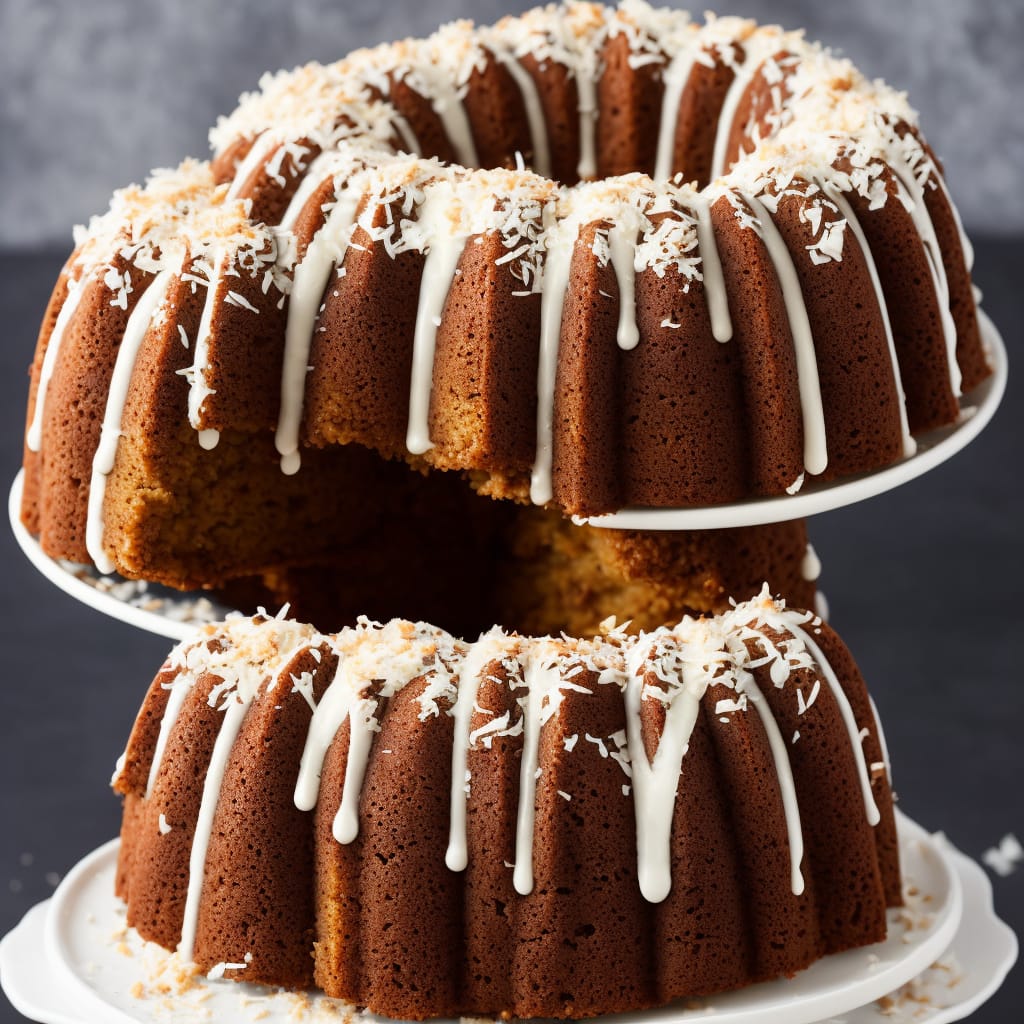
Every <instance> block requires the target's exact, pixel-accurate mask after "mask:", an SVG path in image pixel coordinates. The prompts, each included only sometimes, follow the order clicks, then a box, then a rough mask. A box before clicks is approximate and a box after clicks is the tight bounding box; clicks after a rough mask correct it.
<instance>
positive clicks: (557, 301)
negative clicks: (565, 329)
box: [530, 210, 576, 505]
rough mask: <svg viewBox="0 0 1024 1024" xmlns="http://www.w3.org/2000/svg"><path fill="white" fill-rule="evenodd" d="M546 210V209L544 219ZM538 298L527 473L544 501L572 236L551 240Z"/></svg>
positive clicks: (534, 493)
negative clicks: (533, 428) (533, 427)
mask: <svg viewBox="0 0 1024 1024" xmlns="http://www.w3.org/2000/svg"><path fill="white" fill-rule="evenodd" d="M547 217H548V211H547V210H545V219H547ZM551 241H552V243H554V244H552V245H550V246H549V248H548V250H547V261H546V263H545V266H544V290H543V292H542V293H541V298H540V353H539V357H538V360H537V453H536V456H535V457H534V461H533V469H532V471H531V473H530V500H531V501H532V502H533V503H534V504H535V505H546V504H547V503H548V502H549V501H551V499H552V497H553V496H554V490H553V488H552V455H553V434H554V418H555V372H556V369H557V367H558V346H559V342H560V341H561V336H562V311H563V309H564V306H565V295H566V292H567V291H568V290H569V269H570V266H571V264H572V253H573V248H574V246H575V243H576V239H575V237H572V238H570V239H569V240H568V241H566V239H565V238H564V237H559V238H558V239H557V240H556V239H554V238H553V239H552V240H551Z"/></svg>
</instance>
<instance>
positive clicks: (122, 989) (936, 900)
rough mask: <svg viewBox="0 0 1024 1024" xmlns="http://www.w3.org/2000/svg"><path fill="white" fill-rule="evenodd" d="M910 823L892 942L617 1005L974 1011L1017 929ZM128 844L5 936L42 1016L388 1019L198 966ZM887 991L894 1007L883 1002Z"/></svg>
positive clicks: (6, 960)
mask: <svg viewBox="0 0 1024 1024" xmlns="http://www.w3.org/2000/svg"><path fill="white" fill-rule="evenodd" d="M899 832H900V845H901V851H902V857H903V866H904V876H905V878H906V879H908V880H909V881H910V883H911V884H912V885H913V886H914V887H915V889H916V893H917V894H916V895H915V896H914V897H913V898H912V900H911V901H910V903H909V904H908V908H907V909H906V910H904V911H890V924H889V938H887V939H886V941H885V942H882V943H878V944H877V945H875V946H871V947H867V948H865V949H860V950H852V951H850V952H847V953H842V954H839V955H836V956H832V957H827V958H825V959H824V960H821V961H819V962H818V963H816V964H814V965H813V966H812V967H811V968H809V969H808V970H806V971H804V972H802V973H801V974H799V975H797V977H796V978H793V979H791V980H781V981H775V982H768V983H766V984H763V985H757V986H753V987H751V988H749V989H745V990H743V991H741V992H733V993H727V994H724V995H721V996H715V997H713V998H710V999H705V1000H700V1001H698V1002H691V1003H686V1004H684V1003H677V1004H675V1005H672V1006H668V1007H664V1008H661V1009H658V1010H654V1011H649V1012H644V1013H630V1014H619V1015H616V1016H614V1017H606V1018H603V1019H604V1020H605V1021H606V1022H608V1024H612V1022H614V1024H692V1022H695V1021H699V1020H703V1019H705V1018H713V1021H714V1024H754V1022H755V1021H756V1022H757V1024H812V1022H817V1021H824V1020H826V1019H828V1018H831V1017H834V1016H835V1015H836V1014H842V1016H843V1019H844V1021H845V1022H846V1024H884V1022H885V1021H889V1022H890V1024H891V1022H892V1020H893V1019H894V1016H895V1019H896V1020H897V1021H898V1020H900V1019H901V1017H900V1016H899V1010H900V1008H905V1009H906V1010H907V1017H906V1018H905V1019H908V1020H909V1019H911V1018H912V1019H913V1020H914V1021H927V1022H929V1024H945V1022H947V1021H955V1020H960V1019H962V1018H963V1017H965V1016H967V1015H968V1014H969V1013H971V1012H972V1011H973V1010H974V1009H976V1008H977V1007H978V1006H980V1005H981V1003H983V1002H984V1001H985V1000H986V999H987V998H988V997H989V996H991V995H992V993H993V992H995V991H996V989H997V988H998V987H999V985H1000V984H1001V983H1002V980H1003V978H1004V977H1005V976H1006V972H1007V971H1008V970H1009V969H1010V967H1011V966H1012V964H1013V962H1014V960H1015V959H1016V956H1017V940H1016V937H1015V936H1014V934H1013V932H1012V931H1011V930H1010V929H1009V928H1008V927H1007V926H1006V925H1005V924H1003V923H1002V922H1001V921H1000V920H999V919H998V918H997V917H996V916H995V915H994V913H993V910H992V889H991V886H990V885H989V882H988V879H987V877H986V876H985V874H984V872H983V871H982V870H981V869H980V868H979V867H978V866H977V865H976V864H975V863H974V862H973V861H971V860H968V859H967V858H966V857H965V856H964V855H963V854H961V853H959V852H958V851H957V850H955V849H954V848H953V846H952V845H951V844H949V843H948V841H946V840H945V839H944V838H943V837H942V836H941V835H935V836H932V835H929V834H928V833H926V832H925V831H924V830H923V829H922V828H920V827H919V826H918V825H916V824H914V823H913V822H912V821H910V820H909V819H908V818H906V817H904V816H900V818H899ZM116 857H117V840H113V841H111V842H109V843H107V844H106V845H105V846H102V847H100V848H99V849H98V850H96V851H95V852H93V853H92V854H90V855H89V856H88V857H86V858H85V859H84V860H82V861H81V862H80V863H79V864H78V865H77V866H76V867H75V868H74V869H73V870H72V871H71V872H70V873H69V874H68V875H67V877H66V878H65V879H64V881H63V882H62V883H61V885H60V887H59V888H58V889H57V891H56V892H55V893H54V895H53V897H52V898H51V899H49V900H47V901H46V902H44V903H40V904H39V905H38V906H36V907H34V908H33V909H32V910H31V911H29V913H28V914H27V915H26V916H25V918H24V919H23V920H22V922H21V923H20V924H19V925H18V926H17V927H16V928H15V929H14V930H13V931H12V932H10V934H8V935H7V936H6V937H5V938H4V939H3V941H2V942H0V983H2V985H3V989H4V991H5V992H6V993H7V996H8V998H9V999H10V1000H11V1002H12V1003H13V1004H14V1006H15V1007H16V1008H17V1009H18V1010H19V1011H20V1012H21V1013H23V1014H25V1015H26V1016H28V1017H30V1018H31V1019H33V1020H36V1021H40V1022H42V1024H158V1022H164V1024H165V1022H168V1021H175V1022H180V1021H198V1020H216V1021H218V1022H220V1024H244V1022H249V1021H257V1020H259V1021H266V1022H268V1024H278V1022H280V1024H284V1022H289V1024H295V1022H300V1024H301V1022H316V1021H331V1022H334V1024H338V1021H339V1020H344V1019H346V1018H347V1017H350V1016H356V1017H360V1018H363V1019H365V1020H366V1021H368V1022H377V1021H382V1020H383V1018H376V1017H374V1016H373V1015H370V1014H366V1013H355V1012H354V1011H353V1009H352V1007H350V1006H348V1005H347V1004H343V1003H340V1002H338V1001H336V1000H330V999H327V998H326V997H323V996H309V995H296V994H293V993H288V992H280V991H268V990H266V989H263V988H259V987H256V986H250V985H241V984H238V983H235V982H228V981H210V980H208V979H207V978H205V977H203V976H201V975H200V976H197V975H196V974H195V972H194V971H190V970H189V969H187V968H185V967H183V965H181V964H180V962H179V961H178V960H177V957H176V956H172V955H170V954H168V953H166V952H165V951H164V950H162V949H160V948H159V947H157V946H155V945H154V944H152V943H144V942H142V940H141V939H140V938H139V937H138V935H137V934H136V933H135V932H134V931H130V930H129V929H127V928H126V927H125V914H124V908H123V906H122V904H121V903H120V901H118V900H117V899H115V897H114V895H113V879H114V871H115V864H116ZM937 961H938V966H932V965H934V964H936V962H937ZM922 972H923V973H922ZM882 997H887V1006H888V1007H889V1010H888V1015H887V1016H884V1017H883V1015H882V1013H881V1007H880V1005H879V1004H878V1003H877V1002H875V1000H878V999H879V998H882ZM893 1008H895V1009H893ZM449 1024H453V1022H449Z"/></svg>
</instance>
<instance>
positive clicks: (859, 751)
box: [783, 615, 882, 825]
mask: <svg viewBox="0 0 1024 1024" xmlns="http://www.w3.org/2000/svg"><path fill="white" fill-rule="evenodd" d="M794 618H795V616H793V615H786V616H784V617H783V622H784V624H785V628H786V629H788V630H789V631H790V632H791V633H792V634H793V636H795V637H796V638H797V639H798V640H801V641H803V644H804V646H805V647H806V648H807V650H808V652H809V653H810V655H811V657H812V658H813V659H814V661H815V663H816V664H817V666H818V668H819V670H820V671H821V673H822V675H823V676H824V677H825V681H826V682H827V683H828V685H829V689H830V690H831V691H832V695H833V696H834V697H835V700H836V704H837V705H838V706H839V713H840V714H841V715H842V718H843V724H844V725H845V727H846V731H847V733H849V736H850V747H851V748H852V750H853V758H854V761H855V762H856V764H857V775H858V778H859V780H860V788H861V793H862V794H863V796H864V811H865V813H866V815H867V819H868V824H869V825H877V824H878V823H879V822H880V821H881V820H882V815H881V813H880V812H879V810H878V804H876V803H875V796H874V793H872V791H871V776H870V774H869V773H868V765H867V759H866V758H865V757H864V744H863V741H862V738H861V731H860V729H858V727H857V719H856V718H855V717H854V714H853V708H852V707H851V706H850V701H849V698H848V697H847V696H846V693H845V692H844V691H843V687H842V685H841V684H840V682H839V679H838V677H837V676H836V673H835V670H834V669H833V668H832V666H831V665H830V664H829V661H828V659H827V658H826V657H825V655H824V654H823V653H822V650H821V648H820V647H819V646H818V645H817V644H816V643H815V642H814V640H812V639H811V636H810V634H809V633H807V631H806V630H804V629H802V628H801V627H800V626H799V625H798V624H797V623H796V622H794V621H793V619H794Z"/></svg>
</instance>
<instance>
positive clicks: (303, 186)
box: [275, 153, 338, 238]
mask: <svg viewBox="0 0 1024 1024" xmlns="http://www.w3.org/2000/svg"><path fill="white" fill-rule="evenodd" d="M337 161H338V157H337V154H336V153H321V154H320V155H319V156H318V157H317V158H316V159H315V160H314V161H313V162H312V163H311V164H310V165H309V170H308V171H307V172H306V174H305V175H304V177H303V179H302V181H301V182H300V183H299V187H298V188H297V189H296V190H295V193H294V195H293V196H292V198H291V201H290V202H289V203H288V206H287V208H286V209H285V211H284V215H283V216H282V217H281V220H280V221H279V222H278V224H277V227H276V230H275V233H276V234H277V235H278V237H279V238H287V237H288V236H289V235H291V234H292V232H293V231H294V230H295V222H296V221H297V220H298V219H299V214H300V213H302V210H303V208H304V207H305V205H306V203H308V202H309V201H310V199H312V198H313V195H314V194H315V193H316V191H317V189H319V188H320V186H321V185H323V183H324V182H325V181H326V180H327V178H328V176H329V175H330V172H331V170H332V169H333V168H334V167H335V166H336V165H337Z"/></svg>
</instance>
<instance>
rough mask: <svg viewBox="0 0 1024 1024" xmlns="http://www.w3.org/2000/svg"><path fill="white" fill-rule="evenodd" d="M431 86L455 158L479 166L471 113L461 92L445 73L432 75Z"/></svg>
mask: <svg viewBox="0 0 1024 1024" xmlns="http://www.w3.org/2000/svg"><path fill="white" fill-rule="evenodd" d="M421 70H425V69H421ZM430 87H431V91H432V92H433V96H432V97H431V104H432V105H433V108H434V113H436V114H437V116H438V117H439V118H441V124H442V126H443V127H444V132H445V135H447V136H448V141H449V142H451V144H452V149H453V150H455V159H456V160H457V161H458V163H460V164H462V166H463V167H478V166H479V164H480V160H479V158H478V157H477V153H476V144H475V143H474V141H473V129H472V128H471V127H470V123H469V115H468V114H467V113H466V108H465V107H464V106H463V105H462V100H461V99H460V98H459V93H458V92H457V91H456V89H455V87H454V86H453V85H452V83H451V82H450V81H449V80H448V79H447V77H445V75H444V74H434V75H431V76H430Z"/></svg>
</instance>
